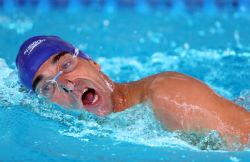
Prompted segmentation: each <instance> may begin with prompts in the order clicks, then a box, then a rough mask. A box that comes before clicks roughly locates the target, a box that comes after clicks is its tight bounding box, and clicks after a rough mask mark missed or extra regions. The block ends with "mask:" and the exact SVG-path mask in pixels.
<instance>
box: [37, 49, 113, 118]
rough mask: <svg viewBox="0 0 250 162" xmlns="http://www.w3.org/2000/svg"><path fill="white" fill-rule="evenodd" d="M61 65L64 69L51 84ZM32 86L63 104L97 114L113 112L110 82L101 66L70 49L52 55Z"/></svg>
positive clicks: (52, 99) (39, 71)
mask: <svg viewBox="0 0 250 162" xmlns="http://www.w3.org/2000/svg"><path fill="white" fill-rule="evenodd" d="M72 58H73V59H74V60H73V61H72ZM75 60H77V61H76V62H75ZM61 69H66V70H63V72H62V73H61V75H59V77H58V78H57V81H56V84H55V82H54V83H53V84H51V81H49V80H51V79H52V78H53V77H54V76H55V75H56V74H58V72H59V71H61ZM67 69H69V70H67ZM52 82H53V81H52ZM48 83H49V84H48ZM34 86H35V87H34ZM52 87H54V88H52ZM33 88H35V91H36V92H37V93H39V94H40V95H42V96H45V97H47V98H48V99H50V100H51V101H53V102H55V103H58V104H59V105H62V106H64V107H66V108H76V109H86V110H87V111H89V112H92V113H94V114H96V115H100V116H104V115H108V114H110V113H111V112H113V102H112V97H111V94H112V83H110V81H109V80H108V79H107V77H106V76H105V75H104V74H103V73H102V72H101V71H100V66H99V65H98V64H97V63H95V62H93V61H88V60H85V59H83V58H80V57H75V58H74V57H72V55H71V54H69V53H62V54H59V55H53V56H51V57H50V58H49V59H48V60H47V61H46V62H45V63H44V64H43V65H42V66H41V67H40V69H39V70H38V72H37V73H36V75H35V77H34V79H33Z"/></svg>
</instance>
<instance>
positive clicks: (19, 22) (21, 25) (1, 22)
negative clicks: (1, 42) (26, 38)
mask: <svg viewBox="0 0 250 162" xmlns="http://www.w3.org/2000/svg"><path fill="white" fill-rule="evenodd" d="M0 26H2V27H4V28H6V29H9V30H14V31H15V32H16V33H17V34H23V33H25V32H27V31H29V30H31V29H32V28H33V23H32V21H31V20H30V19H29V18H27V17H22V16H18V17H16V18H11V17H7V16H1V15H0Z"/></svg>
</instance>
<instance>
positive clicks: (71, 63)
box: [60, 56, 77, 73]
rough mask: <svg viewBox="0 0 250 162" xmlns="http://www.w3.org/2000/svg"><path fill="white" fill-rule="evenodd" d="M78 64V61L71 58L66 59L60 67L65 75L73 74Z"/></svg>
mask: <svg viewBox="0 0 250 162" xmlns="http://www.w3.org/2000/svg"><path fill="white" fill-rule="evenodd" d="M76 64H77V59H75V58H73V57H72V56H70V58H66V59H64V60H63V61H62V63H61V65H60V70H62V71H63V72H64V73H68V72H71V71H72V70H74V68H75V67H76Z"/></svg>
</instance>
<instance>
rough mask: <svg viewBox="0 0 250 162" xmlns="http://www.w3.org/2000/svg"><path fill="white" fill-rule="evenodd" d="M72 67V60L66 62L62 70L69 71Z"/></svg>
mask: <svg viewBox="0 0 250 162" xmlns="http://www.w3.org/2000/svg"><path fill="white" fill-rule="evenodd" d="M71 66H72V61H71V60H66V61H64V62H63V63H62V66H61V69H62V70H63V71H64V70H68V69H70V68H71Z"/></svg>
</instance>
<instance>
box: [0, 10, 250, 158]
mask: <svg viewBox="0 0 250 162" xmlns="http://www.w3.org/2000/svg"><path fill="white" fill-rule="evenodd" d="M249 20H250V15H249V14H248V13H244V14H242V13H229V12H227V13H215V14H205V13H196V14H188V13H179V14H172V13H169V12H167V11H163V10H161V11H159V12H158V11H157V12H156V11H155V12H150V13H139V12H133V11H131V10H119V11H116V12H111V13H110V12H104V11H98V12H97V11H96V10H92V9H85V10H84V11H82V12H79V11H77V12H64V11H63V10H56V11H50V12H35V13H34V12H33V11H30V10H23V11H18V12H1V13H0V36H1V39H0V44H1V46H0V71H1V76H0V82H1V84H0V161H91V162H92V161H190V162H191V161H192V162H195V161H220V162H224V161H225V162H226V161H232V162H239V161H240V162H242V161H249V159H250V150H249V148H246V149H244V150H241V151H228V150H226V148H225V147H224V146H223V144H222V143H221V140H220V138H219V137H218V134H217V133H216V132H211V133H209V134H207V135H200V134H195V133H190V134H185V133H183V132H169V131H167V130H164V129H163V128H162V126H161V125H160V123H159V121H157V119H155V117H154V115H153V112H152V111H151V109H150V108H149V107H148V106H147V105H137V106H135V107H133V108H131V109H129V110H127V111H124V112H121V113H116V114H112V115H110V116H108V117H97V116H95V115H92V114H89V113H87V112H78V111H68V110H65V109H62V108H60V107H59V106H57V105H54V104H52V103H49V102H47V101H45V100H43V99H40V98H37V97H36V96H34V95H33V94H30V93H29V92H28V91H26V90H25V89H23V88H22V87H20V84H19V82H18V77H17V72H16V69H15V57H16V54H17V51H18V49H19V46H20V44H21V43H22V42H23V41H24V40H25V39H27V38H28V37H30V36H33V35H58V36H60V37H62V38H64V39H65V40H67V41H69V42H71V43H73V44H74V45H76V46H77V47H78V48H80V49H82V50H83V51H85V52H86V53H88V54H89V55H90V56H91V57H92V58H93V59H94V60H96V61H97V62H98V63H99V64H100V65H101V67H102V70H103V71H104V72H105V73H106V74H107V75H108V76H110V77H111V78H112V79H113V80H115V81H118V82H129V81H134V80H138V79H140V78H143V77H146V76H148V75H152V74H155V73H159V72H162V71H178V72H181V73H185V74H187V75H190V76H193V77H196V78H198V79H200V80H202V81H204V82H205V83H206V84H208V85H209V86H211V87H212V88H213V89H214V90H215V91H216V92H217V93H219V94H220V95H222V96H224V97H226V98H228V99H230V100H234V101H236V102H238V104H240V105H242V106H244V107H245V108H246V109H248V110H249V111H250V82H249V78H250V72H249V69H250V36H249V25H250V21H249ZM239 98H240V99H239Z"/></svg>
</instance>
